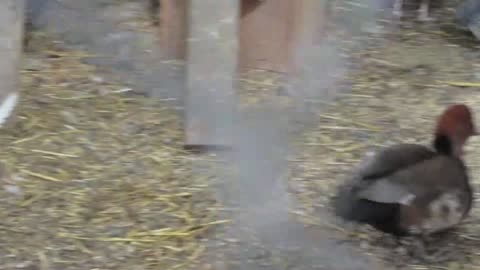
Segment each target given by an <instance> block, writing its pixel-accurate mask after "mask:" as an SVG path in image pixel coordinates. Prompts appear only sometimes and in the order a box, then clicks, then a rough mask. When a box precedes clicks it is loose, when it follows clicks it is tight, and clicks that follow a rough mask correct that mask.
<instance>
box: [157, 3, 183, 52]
mask: <svg viewBox="0 0 480 270" xmlns="http://www.w3.org/2000/svg"><path fill="white" fill-rule="evenodd" d="M158 1H160V8H159V13H160V14H159V18H160V40H161V43H162V45H161V47H162V49H163V52H164V54H165V56H166V57H167V58H170V59H181V60H184V59H185V54H186V43H185V41H186V38H187V10H188V6H189V5H188V2H189V1H188V0H158Z"/></svg>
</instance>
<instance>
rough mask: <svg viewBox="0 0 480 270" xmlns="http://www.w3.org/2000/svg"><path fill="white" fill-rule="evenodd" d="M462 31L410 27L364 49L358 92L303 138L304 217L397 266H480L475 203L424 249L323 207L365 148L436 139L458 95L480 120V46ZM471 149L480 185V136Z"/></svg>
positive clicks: (296, 182)
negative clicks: (435, 133) (456, 225)
mask: <svg viewBox="0 0 480 270" xmlns="http://www.w3.org/2000/svg"><path fill="white" fill-rule="evenodd" d="M433 28H435V29H434V30H432V29H433ZM460 39H461V38H460V36H458V35H453V34H448V33H445V32H444V31H441V30H439V29H438V27H425V28H424V29H423V30H417V31H414V30H411V29H404V30H401V31H399V32H397V33H396V34H394V35H392V37H391V38H390V39H389V40H386V41H385V40H384V42H385V43H384V44H383V46H377V48H372V49H368V50H366V51H364V52H362V53H361V54H359V55H358V59H360V68H359V70H358V71H355V72H353V73H352V75H351V77H350V78H347V80H350V81H351V82H352V84H353V85H352V86H353V87H352V91H351V93H348V94H345V95H342V96H341V97H339V98H338V99H337V100H335V101H334V102H332V104H330V105H329V106H328V108H327V109H326V110H325V111H322V112H321V113H318V117H319V119H320V120H319V123H318V126H317V127H316V128H314V129H312V130H310V131H308V132H306V133H305V134H304V136H303V137H302V138H301V139H300V140H299V144H300V146H301V149H303V150H304V152H302V153H301V154H299V155H298V156H296V157H295V158H294V159H293V162H292V164H293V167H294V168H296V170H295V173H294V175H293V176H292V181H291V183H292V189H293V192H294V193H296V194H297V198H298V199H299V201H300V204H301V207H300V208H301V209H299V210H298V211H297V214H298V216H299V217H300V219H301V220H302V221H303V222H306V223H309V224H314V226H321V227H325V228H329V229H332V228H333V231H337V232H339V236H338V237H339V239H341V240H346V241H353V242H354V243H357V244H358V246H359V247H360V248H362V249H364V250H365V252H366V253H369V254H372V255H373V256H378V257H380V258H382V259H383V260H384V261H385V262H386V263H387V265H391V266H394V267H395V268H396V269H433V267H434V266H432V265H436V267H438V269H477V268H478V267H479V266H480V254H479V253H478V247H479V246H480V237H479V236H480V226H479V224H478V221H479V220H480V210H479V209H478V208H475V207H474V209H473V211H472V214H471V217H470V218H469V219H468V220H467V221H466V222H465V224H463V225H462V226H461V227H460V228H459V229H458V230H456V231H455V232H452V233H450V234H448V235H444V236H442V237H439V238H438V239H433V240H431V241H432V242H431V243H430V242H429V244H428V245H427V251H426V253H425V252H423V253H421V252H420V251H418V250H417V249H416V248H415V241H412V240H411V239H407V240H405V243H404V244H402V245H398V244H397V242H395V240H394V239H393V238H392V237H390V236H388V235H383V234H382V233H379V232H377V231H374V230H373V229H371V228H369V227H368V226H360V227H356V226H353V228H352V226H350V225H351V224H343V223H342V222H339V223H338V222H336V221H335V219H334V218H333V217H327V216H321V217H320V216H318V214H317V211H319V210H321V209H328V208H329V200H330V195H333V194H334V193H335V190H336V188H337V187H338V185H339V184H341V183H342V182H343V181H344V180H345V179H346V176H347V175H348V173H349V172H351V170H352V169H353V167H354V166H355V165H356V164H357V163H358V162H359V160H360V159H361V158H362V155H363V154H364V153H365V152H366V151H368V150H371V149H375V148H378V147H381V146H385V145H390V144H393V143H400V142H416V143H429V142H430V139H431V132H432V129H433V125H434V121H435V119H436V118H437V116H438V114H439V113H441V112H442V110H444V108H445V107H446V106H447V105H449V104H452V103H455V102H464V103H466V104H468V105H470V106H471V107H472V109H473V110H474V111H475V114H476V119H477V122H478V121H479V119H480V94H479V93H480V92H478V90H479V89H480V76H479V75H480V73H479V72H480V66H479V65H478V63H480V61H479V60H480V54H479V53H478V50H476V51H475V50H473V49H471V48H469V47H471V46H470V45H471V41H470V40H469V41H467V42H466V44H467V45H466V46H460V45H458V44H455V43H454V42H458V40H460ZM467 39H468V38H467ZM477 124H479V125H480V122H479V123H477ZM466 151H467V156H466V162H467V165H468V166H469V168H470V170H471V177H472V181H473V184H474V186H475V187H476V189H478V187H479V185H480V178H479V174H480V171H479V170H480V158H479V156H480V155H479V154H480V140H479V138H473V139H472V140H471V141H469V143H468V147H467V150H466ZM328 211H329V210H328ZM328 211H327V212H328ZM322 212H325V211H322Z"/></svg>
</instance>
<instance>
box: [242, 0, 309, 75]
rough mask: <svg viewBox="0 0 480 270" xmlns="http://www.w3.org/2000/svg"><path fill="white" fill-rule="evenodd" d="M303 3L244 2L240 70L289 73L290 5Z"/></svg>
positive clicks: (281, 1)
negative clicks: (254, 69)
mask: <svg viewBox="0 0 480 270" xmlns="http://www.w3.org/2000/svg"><path fill="white" fill-rule="evenodd" d="M296 1H300V0H264V1H258V0H242V18H241V22H240V58H239V61H240V63H239V64H240V67H241V68H242V69H246V68H257V69H264V70H271V71H276V72H286V71H287V70H288V64H289V58H290V57H289V54H290V51H289V50H288V44H289V42H290V40H289V38H290V34H289V30H290V22H291V21H290V17H291V16H292V12H293V11H292V9H291V3H292V2H296Z"/></svg>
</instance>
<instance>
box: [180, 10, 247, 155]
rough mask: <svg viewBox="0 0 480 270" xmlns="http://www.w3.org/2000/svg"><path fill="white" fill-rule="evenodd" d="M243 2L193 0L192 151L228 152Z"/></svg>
mask: <svg viewBox="0 0 480 270" xmlns="http://www.w3.org/2000/svg"><path fill="white" fill-rule="evenodd" d="M238 2H239V1H238V0H222V1H218V0H190V13H189V16H190V23H189V36H188V42H187V44H188V49H187V52H188V54H187V91H186V94H187V96H186V103H185V125H186V128H185V132H186V139H185V140H186V142H185V144H186V147H201V148H203V147H205V146H214V147H217V146H219V147H225V146H226V147H228V146H230V145H231V143H232V142H231V130H232V129H231V125H232V124H233V123H232V122H233V108H234V86H233V85H234V77H235V74H236V67H237V57H238V39H237V30H238V15H239V14H240V12H239V3H238Z"/></svg>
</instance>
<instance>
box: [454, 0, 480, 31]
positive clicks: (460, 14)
mask: <svg viewBox="0 0 480 270" xmlns="http://www.w3.org/2000/svg"><path fill="white" fill-rule="evenodd" d="M456 17H457V20H458V22H459V23H460V24H461V25H462V26H464V27H467V28H468V29H469V30H470V31H471V32H472V33H473V35H474V36H475V37H476V38H477V39H479V40H480V0H465V1H463V3H462V4H461V5H460V6H459V7H458V8H457V14H456Z"/></svg>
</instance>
